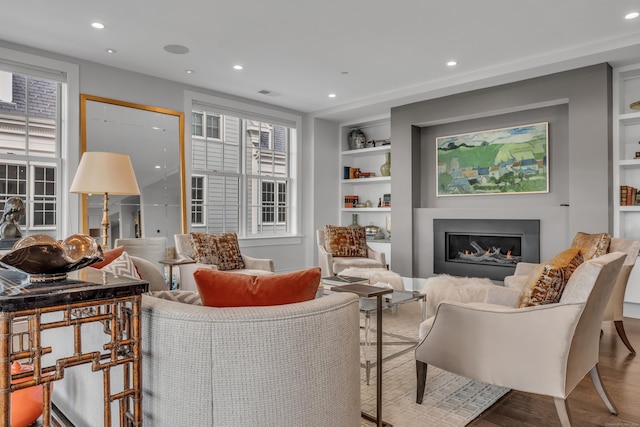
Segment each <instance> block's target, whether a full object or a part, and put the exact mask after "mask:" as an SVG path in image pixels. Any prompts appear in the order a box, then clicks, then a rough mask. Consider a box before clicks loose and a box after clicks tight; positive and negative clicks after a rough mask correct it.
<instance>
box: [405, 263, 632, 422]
mask: <svg viewBox="0 0 640 427" xmlns="http://www.w3.org/2000/svg"><path fill="white" fill-rule="evenodd" d="M625 257H626V254H625V253H621V252H614V253H609V254H606V255H603V256H601V257H598V258H593V259H591V260H589V261H587V262H585V263H583V264H581V265H580V266H579V267H578V268H577V269H576V270H575V272H574V273H573V274H572V275H571V277H570V279H569V281H568V282H567V285H566V287H565V289H564V291H563V293H562V297H561V299H560V302H559V303H555V304H545V305H537V306H531V307H525V308H511V307H507V306H503V305H497V304H492V303H491V302H492V301H497V299H498V298H496V297H497V296H501V295H500V294H516V295H518V294H519V293H520V291H518V290H514V289H509V288H504V287H501V286H494V287H491V289H490V291H489V293H488V294H487V300H486V302H485V303H457V302H449V301H444V302H442V303H441V304H440V305H439V306H438V310H437V312H436V315H435V316H434V317H432V318H430V319H427V320H426V321H425V322H423V324H422V325H421V334H422V336H423V337H424V338H423V339H422V341H421V342H420V344H418V346H417V347H416V350H415V357H416V371H417V372H416V373H417V377H418V387H417V399H416V400H417V403H422V399H423V395H424V391H425V384H426V373H427V366H428V365H433V366H437V367H439V368H441V369H444V370H447V371H450V372H454V373H456V374H459V375H462V376H465V377H468V378H473V379H475V380H478V381H482V382H485V383H489V384H494V385H498V386H502V387H508V388H511V389H515V390H520V391H524V392H528V393H536V394H541V395H546V396H551V397H553V398H554V402H555V406H556V410H557V411H558V416H559V418H560V421H561V423H562V425H563V426H565V427H566V426H570V425H571V416H570V414H569V408H568V406H567V397H568V396H569V394H570V393H571V392H572V391H573V389H574V388H575V387H576V386H577V385H578V383H579V382H580V381H581V380H582V378H583V377H584V376H585V375H586V374H587V373H589V374H590V376H591V379H592V380H593V384H594V386H595V388H596V391H597V392H598V394H599V396H600V398H601V399H602V401H603V402H604V403H605V405H606V406H607V408H608V409H609V412H611V413H612V414H617V410H616V408H615V406H614V404H613V403H612V402H611V400H610V399H609V397H608V396H607V394H606V391H605V390H604V387H603V384H602V381H601V379H600V375H599V373H598V354H599V349H600V345H599V336H600V326H601V323H602V319H603V314H604V309H605V307H606V305H607V301H608V300H609V297H610V295H611V293H612V292H613V288H614V282H615V280H616V278H617V277H618V274H619V273H620V269H621V267H622V264H623V262H624V259H625ZM494 291H495V292H496V294H497V295H493V292H494ZM500 299H501V300H503V301H504V300H505V299H503V298H500ZM512 300H513V301H517V298H513V299H512ZM451 331H455V333H452V332H451Z"/></svg>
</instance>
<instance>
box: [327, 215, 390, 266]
mask: <svg viewBox="0 0 640 427" xmlns="http://www.w3.org/2000/svg"><path fill="white" fill-rule="evenodd" d="M328 229H329V230H330V231H329V233H332V236H333V235H335V234H339V233H341V232H342V230H346V231H351V230H353V232H354V233H356V234H358V236H355V237H354V236H350V238H349V239H340V238H336V239H331V240H332V241H328V240H327V230H328ZM349 229H351V230H349ZM316 241H317V243H318V265H319V266H320V268H321V269H322V276H323V277H328V276H333V275H336V274H339V273H340V272H341V271H343V270H346V269H347V268H352V267H356V268H386V267H387V262H386V259H385V255H384V253H383V252H378V251H376V250H374V249H371V248H370V247H369V246H368V245H367V244H366V236H365V232H364V228H363V227H337V226H329V225H328V226H326V227H325V228H324V229H320V230H316ZM340 241H349V242H350V243H349V245H350V246H353V247H357V248H356V249H355V250H354V249H353V248H337V250H338V251H339V252H336V246H338V245H339V244H340V243H339V242H340ZM332 248H333V250H332ZM336 253H338V254H342V255H335V254H336ZM356 254H357V255H356Z"/></svg>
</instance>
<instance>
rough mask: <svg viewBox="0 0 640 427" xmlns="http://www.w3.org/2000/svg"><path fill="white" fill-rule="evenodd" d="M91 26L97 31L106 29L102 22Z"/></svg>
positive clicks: (93, 23)
mask: <svg viewBox="0 0 640 427" xmlns="http://www.w3.org/2000/svg"><path fill="white" fill-rule="evenodd" d="M91 26H92V27H93V28H95V29H97V30H102V29H103V28H104V24H103V23H101V22H92V23H91Z"/></svg>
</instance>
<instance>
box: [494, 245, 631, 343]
mask: <svg viewBox="0 0 640 427" xmlns="http://www.w3.org/2000/svg"><path fill="white" fill-rule="evenodd" d="M639 251H640V240H629V239H620V238H616V237H613V238H611V243H610V244H609V252H624V253H626V254H627V257H626V258H625V260H624V264H623V265H622V268H621V269H620V274H619V275H618V277H617V279H616V283H615V287H614V288H613V293H612V294H611V298H610V299H609V303H608V304H607V307H606V309H605V311H604V317H603V321H613V323H614V325H615V327H616V331H617V332H618V336H619V337H620V339H621V340H622V342H623V343H624V345H625V346H626V347H627V348H628V349H629V351H630V352H631V353H634V354H635V352H636V351H635V349H634V348H633V346H632V345H631V343H630V342H629V339H628V338H627V334H626V332H625V330H624V324H623V319H624V318H623V309H624V295H625V292H626V290H627V282H628V281H629V275H630V274H631V270H632V269H633V266H634V265H635V263H636V259H637V258H638V252H639ZM537 266H538V264H532V263H526V262H520V263H518V264H517V265H516V270H515V273H514V275H513V276H507V277H505V278H504V284H505V286H506V287H509V288H514V289H518V290H519V289H522V288H523V287H524V285H525V283H526V279H527V277H528V275H529V274H530V272H531V271H532V270H533V269H535V268H536V267H537Z"/></svg>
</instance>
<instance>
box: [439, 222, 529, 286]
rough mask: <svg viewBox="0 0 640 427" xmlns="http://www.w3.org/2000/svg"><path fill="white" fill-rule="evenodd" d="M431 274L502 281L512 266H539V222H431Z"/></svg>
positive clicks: (511, 270)
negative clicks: (523, 264) (529, 264)
mask: <svg viewBox="0 0 640 427" xmlns="http://www.w3.org/2000/svg"><path fill="white" fill-rule="evenodd" d="M433 244H434V248H433V255H434V265H433V267H434V273H436V274H442V273H446V274H451V275H452V276H469V277H488V278H490V279H493V280H503V279H504V277H505V276H509V275H512V274H513V272H514V270H515V268H516V264H517V263H518V262H520V261H524V262H533V263H538V262H540V221H539V220H529V219H525V220H513V219H434V220H433Z"/></svg>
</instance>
